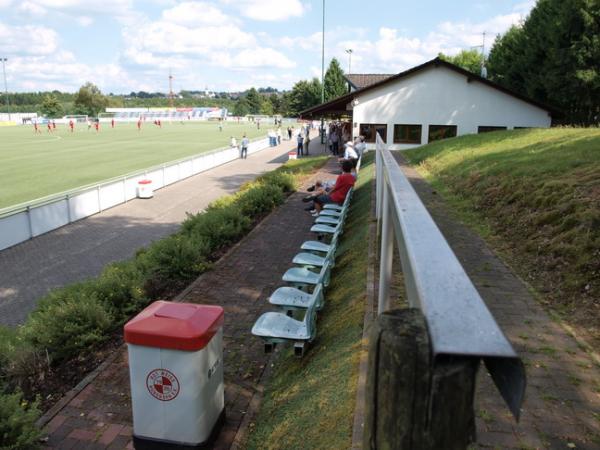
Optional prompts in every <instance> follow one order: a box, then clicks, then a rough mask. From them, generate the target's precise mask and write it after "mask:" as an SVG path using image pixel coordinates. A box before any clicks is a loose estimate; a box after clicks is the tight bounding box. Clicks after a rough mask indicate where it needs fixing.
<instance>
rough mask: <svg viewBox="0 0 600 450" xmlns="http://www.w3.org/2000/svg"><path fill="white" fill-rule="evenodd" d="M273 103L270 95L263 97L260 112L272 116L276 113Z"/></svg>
mask: <svg viewBox="0 0 600 450" xmlns="http://www.w3.org/2000/svg"><path fill="white" fill-rule="evenodd" d="M274 112H275V111H274V110H273V103H271V101H270V100H269V98H268V97H262V98H261V102H260V113H261V114H264V115H266V116H272V115H273V114H274Z"/></svg>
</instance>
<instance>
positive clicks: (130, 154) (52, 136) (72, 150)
mask: <svg viewBox="0 0 600 450" xmlns="http://www.w3.org/2000/svg"><path fill="white" fill-rule="evenodd" d="M40 130H41V131H42V133H41V134H35V133H34V129H33V126H31V125H30V126H18V127H0V208H5V207H8V206H12V205H15V204H18V203H23V202H27V201H30V200H34V199H37V198H40V197H45V196H47V195H51V194H55V193H58V192H62V191H66V190H69V189H74V188H77V187H79V186H85V185H88V184H92V183H96V182H99V181H102V180H106V179H108V178H112V177H116V176H120V175H124V174H126V173H129V172H133V171H135V170H140V169H145V168H148V167H150V166H153V165H157V164H161V163H165V162H168V161H173V160H176V159H180V158H185V157H187V156H191V155H194V154H198V153H202V152H207V151H210V150H214V149H217V148H219V147H225V146H228V145H229V141H230V137H231V136H234V137H235V138H236V139H237V140H238V143H239V142H240V140H241V138H242V135H243V133H247V135H248V137H249V138H250V139H253V138H257V137H266V134H267V131H268V126H267V125H266V124H265V125H261V129H260V130H257V129H256V125H254V124H252V123H248V122H247V123H241V124H238V123H232V122H225V123H224V125H223V131H219V127H218V124H217V122H199V123H198V122H197V123H189V122H186V123H184V124H181V123H179V122H174V123H172V124H169V123H163V124H162V128H159V127H157V126H155V125H153V124H152V123H150V122H146V123H144V124H143V126H142V129H141V131H138V130H137V127H136V125H135V124H123V123H117V124H116V126H115V128H114V129H111V127H110V124H108V123H102V124H101V125H100V131H99V132H98V133H97V132H96V131H95V130H94V128H93V127H92V129H91V130H88V127H87V125H86V124H81V123H79V124H77V125H76V128H75V132H74V133H71V132H70V131H69V130H68V126H67V125H62V124H60V125H59V124H57V128H56V131H55V132H54V133H48V132H47V131H46V126H45V125H40Z"/></svg>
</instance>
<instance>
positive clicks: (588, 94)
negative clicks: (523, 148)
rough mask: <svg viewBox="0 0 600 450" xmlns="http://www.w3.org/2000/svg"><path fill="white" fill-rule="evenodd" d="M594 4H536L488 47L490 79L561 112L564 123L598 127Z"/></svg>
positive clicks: (598, 29) (598, 8) (587, 0)
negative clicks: (521, 23)
mask: <svg viewBox="0 0 600 450" xmlns="http://www.w3.org/2000/svg"><path fill="white" fill-rule="evenodd" d="M598 61H600V1H599V0H539V1H538V2H537V4H536V5H535V7H534V8H533V9H532V10H531V14H530V15H529V17H528V18H527V19H526V20H525V22H524V23H523V25H522V26H520V27H513V28H511V29H510V30H509V31H508V32H507V33H506V34H504V35H503V36H500V37H498V38H497V39H496V41H495V42H494V46H493V47H492V50H491V51H490V57H489V73H490V77H491V78H492V79H493V80H494V81H497V82H498V83H500V84H502V85H503V86H506V87H508V88H510V89H513V90H515V91H517V92H519V93H522V94H524V95H527V96H529V97H531V98H533V99H535V100H538V101H540V102H542V103H547V104H550V105H552V106H555V107H557V108H559V109H561V110H562V111H563V112H564V113H565V117H564V118H563V119H562V121H563V122H566V123H574V124H582V125H589V124H594V123H598V119H599V115H600V100H599V99H600V66H599V64H598Z"/></svg>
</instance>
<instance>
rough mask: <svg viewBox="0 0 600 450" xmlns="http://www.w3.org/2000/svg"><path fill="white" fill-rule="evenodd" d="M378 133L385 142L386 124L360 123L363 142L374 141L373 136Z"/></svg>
mask: <svg viewBox="0 0 600 450" xmlns="http://www.w3.org/2000/svg"><path fill="white" fill-rule="evenodd" d="M377 133H379V135H380V136H381V139H383V142H387V125H386V124H381V123H361V124H360V134H361V135H362V136H364V137H365V142H371V143H374V142H375V136H376V135H377Z"/></svg>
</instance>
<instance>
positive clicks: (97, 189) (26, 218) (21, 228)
mask: <svg viewBox="0 0 600 450" xmlns="http://www.w3.org/2000/svg"><path fill="white" fill-rule="evenodd" d="M267 147H269V140H268V139H264V138H262V139H257V140H254V141H252V142H251V143H250V145H249V146H248V154H252V153H256V152H258V151H260V150H264V149H265V148H267ZM239 157H240V153H239V150H238V149H237V148H220V149H216V150H213V151H210V152H206V153H200V154H197V155H194V156H190V157H187V158H185V159H179V160H176V161H172V162H168V163H164V164H161V165H158V166H153V167H150V168H148V169H144V170H138V171H135V172H131V173H129V174H126V175H123V176H120V177H115V178H111V179H109V180H105V181H102V182H100V183H96V184H93V185H88V186H83V187H79V188H76V189H73V190H70V191H65V192H61V193H58V194H54V195H50V196H48V197H43V198H40V199H37V200H33V201H30V202H27V203H21V204H19V205H15V206H10V207H8V208H4V209H0V250H4V249H6V248H8V247H12V246H13V245H16V244H19V243H21V242H24V241H27V240H29V239H31V238H34V237H36V236H39V235H41V234H44V233H47V232H49V231H52V230H55V229H57V228H60V227H62V226H64V225H67V224H69V223H71V222H75V221H77V220H80V219H84V218H86V217H89V216H92V215H94V214H97V213H99V212H102V211H104V210H105V209H108V208H112V207H113V206H117V205H120V204H122V203H125V202H127V201H129V200H132V199H134V198H136V197H137V187H138V182H139V181H141V180H144V179H150V180H152V187H153V189H154V190H156V189H160V188H162V187H165V186H168V185H170V184H173V183H176V182H178V181H181V180H184V179H186V178H188V177H191V176H193V175H196V174H199V173H201V172H205V171H207V170H210V169H213V168H215V167H218V166H220V165H222V164H226V163H228V162H231V161H233V160H235V159H237V158H239Z"/></svg>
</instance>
